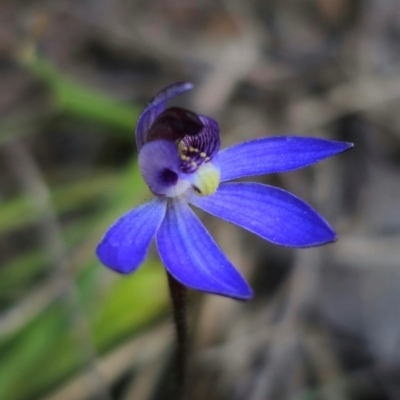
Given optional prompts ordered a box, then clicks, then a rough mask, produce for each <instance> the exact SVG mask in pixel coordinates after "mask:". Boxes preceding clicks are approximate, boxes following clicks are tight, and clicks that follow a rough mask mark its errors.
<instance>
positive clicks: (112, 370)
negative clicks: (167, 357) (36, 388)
mask: <svg viewBox="0 0 400 400" xmlns="http://www.w3.org/2000/svg"><path fill="white" fill-rule="evenodd" d="M171 328H172V326H171V325H170V324H167V323H165V324H163V325H160V326H158V327H157V328H154V329H153V330H151V331H146V332H145V333H144V334H143V335H141V336H139V337H135V338H134V339H132V340H131V341H130V342H128V343H127V344H124V345H122V346H120V347H119V348H117V349H116V350H114V351H113V352H112V353H111V354H110V355H108V356H106V357H104V358H103V359H100V360H98V363H97V367H98V369H99V371H100V372H101V374H102V375H103V377H104V379H105V383H106V384H107V385H111V384H112V383H113V382H115V381H116V380H117V379H118V378H119V377H120V376H121V375H123V374H124V373H125V372H126V371H127V370H129V369H132V368H143V367H147V366H149V365H150V363H155V362H158V361H157V358H159V357H160V354H161V353H162V352H163V351H164V350H165V349H166V347H167V346H168V345H170V344H171V339H172V337H173V335H172V329H171ZM90 380H91V377H90V373H88V372H87V371H86V372H83V373H82V374H80V375H79V376H77V377H75V378H73V379H72V380H71V381H69V382H68V383H67V384H66V385H65V386H64V387H62V388H61V389H58V390H56V391H55V392H54V393H52V394H50V395H49V396H46V397H45V398H43V399H42V400H71V399H74V400H86V399H88V398H91V396H93V395H94V394H95V392H94V391H93V388H92V387H91V386H90Z"/></svg>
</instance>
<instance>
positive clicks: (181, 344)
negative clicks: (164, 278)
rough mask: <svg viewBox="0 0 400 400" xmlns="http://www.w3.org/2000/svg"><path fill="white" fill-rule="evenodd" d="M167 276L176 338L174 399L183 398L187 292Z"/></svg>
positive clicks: (186, 340) (185, 362) (185, 359)
mask: <svg viewBox="0 0 400 400" xmlns="http://www.w3.org/2000/svg"><path fill="white" fill-rule="evenodd" d="M167 275H168V284H169V290H170V293H171V299H172V308H173V313H174V323H175V331H176V338H177V345H176V352H175V392H176V393H175V397H174V399H176V400H179V399H181V398H183V394H184V390H185V380H186V367H187V350H188V330H187V320H186V315H187V312H186V311H187V290H186V287H185V286H183V285H181V283H179V282H178V281H177V280H176V279H175V278H174V277H173V276H172V275H170V274H169V273H167Z"/></svg>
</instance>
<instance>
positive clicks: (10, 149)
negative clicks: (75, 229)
mask: <svg viewBox="0 0 400 400" xmlns="http://www.w3.org/2000/svg"><path fill="white" fill-rule="evenodd" d="M2 155H3V158H4V160H5V162H6V163H7V165H8V167H9V169H10V170H11V172H12V173H13V175H14V176H15V178H16V179H17V181H18V182H19V184H20V186H21V188H22V190H23V191H24V192H25V194H26V197H27V198H28V199H29V200H30V202H31V207H32V212H34V213H36V214H37V215H38V216H39V222H38V230H39V238H40V240H41V242H42V245H43V247H44V248H45V249H46V251H47V252H48V255H49V261H50V264H51V266H52V269H51V271H50V277H51V279H52V280H53V281H54V282H55V287H56V288H58V290H59V295H60V296H62V297H63V298H64V299H65V305H66V306H67V308H68V311H69V314H70V316H71V317H72V318H71V319H72V322H73V327H74V328H75V329H76V330H77V334H78V338H79V345H80V350H81V354H82V355H83V357H84V359H85V361H86V362H87V365H88V367H89V370H90V372H91V376H92V379H91V381H92V382H91V384H92V385H93V386H94V387H95V388H97V393H96V395H97V396H98V397H97V398H98V399H100V400H109V399H110V395H109V394H108V390H107V388H106V387H105V386H104V383H103V379H102V377H101V376H100V374H99V372H98V371H97V368H96V361H97V354H96V350H95V348H94V345H93V341H92V338H91V334H90V330H89V327H88V324H87V321H86V318H85V316H84V314H83V312H82V310H81V306H80V303H79V297H78V293H77V290H76V287H75V282H74V279H73V277H72V276H71V274H70V271H69V267H68V265H69V261H68V257H67V254H66V250H65V247H64V243H63V240H62V234H61V229H60V226H59V223H58V219H57V215H56V213H55V211H54V207H53V205H52V203H51V199H50V194H49V190H48V188H47V185H46V182H45V181H44V179H43V177H42V174H41V172H40V169H39V168H38V166H37V164H36V162H35V160H34V159H33V157H32V155H31V153H30V151H29V149H28V147H27V146H26V145H25V144H24V143H23V142H22V141H18V140H16V141H12V142H9V143H7V144H5V145H4V146H3V148H2Z"/></svg>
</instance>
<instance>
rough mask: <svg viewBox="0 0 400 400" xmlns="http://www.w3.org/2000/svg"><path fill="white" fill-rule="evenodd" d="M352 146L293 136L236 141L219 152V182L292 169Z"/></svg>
mask: <svg viewBox="0 0 400 400" xmlns="http://www.w3.org/2000/svg"><path fill="white" fill-rule="evenodd" d="M352 146H353V144H351V143H345V142H336V141H333V140H325V139H316V138H306V137H296V136H282V137H271V138H263V139H256V140H251V141H248V142H243V143H239V144H237V145H235V146H232V147H229V148H227V149H226V150H223V151H222V152H221V153H220V154H219V162H220V166H221V174H222V176H221V181H222V182H224V181H229V180H231V179H236V178H241V177H244V176H254V175H262V174H270V173H276V172H286V171H292V170H294V169H298V168H302V167H305V166H307V165H310V164H314V163H316V162H318V161H321V160H323V159H325V158H328V157H332V156H334V155H335V154H338V153H341V152H342V151H345V150H347V149H349V148H350V147H352Z"/></svg>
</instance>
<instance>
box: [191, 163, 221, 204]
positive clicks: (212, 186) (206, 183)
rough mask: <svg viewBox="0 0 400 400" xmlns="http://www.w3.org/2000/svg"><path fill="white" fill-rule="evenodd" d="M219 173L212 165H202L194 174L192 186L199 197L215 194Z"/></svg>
mask: <svg viewBox="0 0 400 400" xmlns="http://www.w3.org/2000/svg"><path fill="white" fill-rule="evenodd" d="M220 178H221V172H220V170H219V168H218V167H217V166H215V165H214V164H212V163H207V164H202V165H201V166H200V167H199V169H198V170H197V171H196V173H195V179H194V182H193V184H194V186H195V187H196V188H197V189H198V190H199V192H200V193H199V194H200V195H201V196H209V195H211V194H213V193H215V192H216V190H217V189H218V186H219V181H220Z"/></svg>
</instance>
